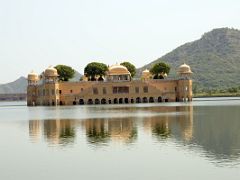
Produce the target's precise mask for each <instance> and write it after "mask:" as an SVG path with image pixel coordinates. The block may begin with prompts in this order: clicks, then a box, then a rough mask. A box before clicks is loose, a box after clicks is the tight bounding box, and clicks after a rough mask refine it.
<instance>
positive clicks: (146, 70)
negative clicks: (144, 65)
mask: <svg viewBox="0 0 240 180" xmlns="http://www.w3.org/2000/svg"><path fill="white" fill-rule="evenodd" d="M148 73H150V72H149V70H148V69H145V70H144V71H143V72H142V74H148Z"/></svg>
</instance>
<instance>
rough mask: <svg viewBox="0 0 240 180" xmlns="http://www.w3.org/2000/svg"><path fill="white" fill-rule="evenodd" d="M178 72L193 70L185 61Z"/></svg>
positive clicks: (188, 72) (190, 72) (187, 72)
mask: <svg viewBox="0 0 240 180" xmlns="http://www.w3.org/2000/svg"><path fill="white" fill-rule="evenodd" d="M178 73H179V74H192V71H191V68H190V66H189V65H187V64H185V63H184V64H182V65H181V66H179V68H178Z"/></svg>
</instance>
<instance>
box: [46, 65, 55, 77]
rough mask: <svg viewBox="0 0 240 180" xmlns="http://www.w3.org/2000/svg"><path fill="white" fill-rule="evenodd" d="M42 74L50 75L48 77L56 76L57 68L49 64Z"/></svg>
mask: <svg viewBox="0 0 240 180" xmlns="http://www.w3.org/2000/svg"><path fill="white" fill-rule="evenodd" d="M44 76H50V77H57V76H58V73H57V69H55V68H54V67H52V66H49V67H48V68H47V69H46V70H45V72H44Z"/></svg>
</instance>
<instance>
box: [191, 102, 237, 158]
mask: <svg viewBox="0 0 240 180" xmlns="http://www.w3.org/2000/svg"><path fill="white" fill-rule="evenodd" d="M196 111H197V112H198V114H196V115H194V124H195V125H194V143H196V144H198V145H200V146H202V147H203V148H204V149H205V150H206V151H207V152H210V153H211V154H212V155H214V156H215V158H216V159H232V158H239V155H240V133H239V130H240V123H239V107H237V106H222V107H219V106H218V107H217V106H210V107H196Z"/></svg>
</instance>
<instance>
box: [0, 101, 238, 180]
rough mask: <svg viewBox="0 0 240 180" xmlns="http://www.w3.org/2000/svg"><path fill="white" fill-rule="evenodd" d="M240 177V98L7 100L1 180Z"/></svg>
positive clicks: (0, 116) (0, 142)
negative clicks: (84, 102) (68, 102)
mask: <svg viewBox="0 0 240 180" xmlns="http://www.w3.org/2000/svg"><path fill="white" fill-rule="evenodd" d="M239 178H240V98H199V99H194V101H193V102H190V103H159V104H134V105H132V104H131V105H98V106H97V105H96V106H95V105H89V106H61V107H27V106H26V103H25V102H0V179H1V180H28V179H29V180H30V179H31V180H32V179H33V180H38V179H39V180H46V179H51V180H53V179H56V180H62V179H63V180H66V179H68V180H75V179H78V180H79V179H84V180H88V179H89V180H92V179H104V180H110V179H111V180H118V179H121V180H123V179H124V180H147V179H164V180H166V179H184V180H190V179H191V180H192V179H195V180H196V179H199V180H203V179H204V180H207V179H209V180H212V179H218V180H220V179H223V180H225V179H231V180H235V179H236V180H237V179H239Z"/></svg>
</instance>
